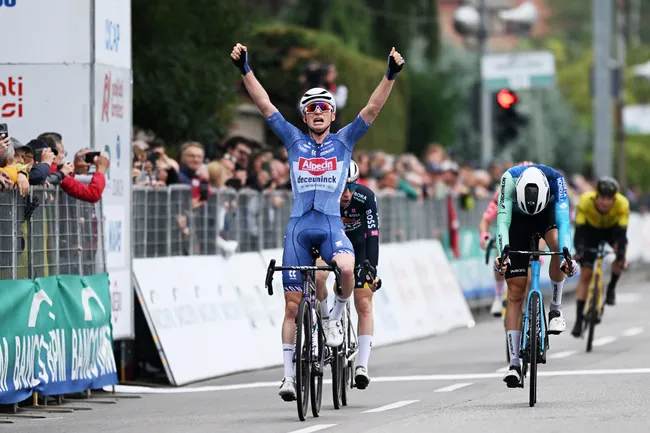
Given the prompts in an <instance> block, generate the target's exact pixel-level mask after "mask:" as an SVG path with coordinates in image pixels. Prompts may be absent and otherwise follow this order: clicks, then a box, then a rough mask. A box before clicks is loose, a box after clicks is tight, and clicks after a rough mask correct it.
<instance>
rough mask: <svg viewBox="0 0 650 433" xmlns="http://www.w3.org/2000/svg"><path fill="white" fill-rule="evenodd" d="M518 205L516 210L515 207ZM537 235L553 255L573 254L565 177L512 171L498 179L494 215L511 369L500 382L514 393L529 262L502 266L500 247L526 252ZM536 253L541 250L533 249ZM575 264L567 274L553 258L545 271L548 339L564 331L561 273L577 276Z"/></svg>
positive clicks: (539, 169)
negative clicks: (503, 280)
mask: <svg viewBox="0 0 650 433" xmlns="http://www.w3.org/2000/svg"><path fill="white" fill-rule="evenodd" d="M515 203H516V206H515ZM534 233H538V234H539V235H540V236H542V238H543V239H544V241H545V242H546V245H548V247H549V248H550V250H551V251H562V249H563V248H564V247H567V248H571V222H570V219H569V196H568V194H567V187H566V181H565V180H564V176H562V174H560V173H559V172H558V171H556V170H554V169H553V168H551V167H548V166H546V165H542V164H532V165H526V166H516V167H512V168H510V169H508V170H507V171H506V172H505V173H503V176H501V190H500V191H499V202H498V213H497V250H498V251H497V253H498V255H497V258H496V260H495V262H494V266H495V271H497V272H499V273H500V274H501V275H503V274H504V273H505V275H506V281H507V282H508V306H507V307H506V332H507V335H508V350H509V351H510V367H509V370H508V371H507V372H506V374H505V376H504V378H503V381H504V382H506V385H507V386H508V388H516V387H517V386H518V384H519V382H520V380H521V365H520V362H519V344H520V339H521V326H522V323H521V317H522V311H521V307H522V305H523V302H524V297H525V293H526V283H527V281H528V260H529V258H528V257H527V256H523V255H517V256H513V257H512V259H510V258H507V259H506V260H505V262H504V263H500V261H501V257H500V256H501V252H502V251H503V247H505V246H506V245H510V247H511V248H512V249H513V250H515V251H517V250H518V251H527V250H529V249H530V240H531V238H532V236H533V234H534ZM537 248H539V246H537ZM577 269H578V264H577V263H576V261H575V260H573V259H572V263H571V270H570V271H569V268H568V267H567V266H566V263H564V259H560V256H553V257H552V258H551V263H550V265H549V269H548V271H549V277H550V278H551V283H552V284H553V297H552V299H551V306H550V309H549V313H548V333H549V334H550V335H558V334H561V333H562V332H564V330H565V329H566V322H565V320H564V314H562V289H563V288H564V279H565V275H564V273H565V272H570V273H569V274H568V275H569V276H570V277H571V276H573V275H575V273H576V272H577Z"/></svg>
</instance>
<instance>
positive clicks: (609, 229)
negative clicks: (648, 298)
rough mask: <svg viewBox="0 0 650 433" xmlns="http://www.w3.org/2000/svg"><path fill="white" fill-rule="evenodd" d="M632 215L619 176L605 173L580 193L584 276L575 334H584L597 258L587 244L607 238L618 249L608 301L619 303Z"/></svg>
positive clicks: (577, 237)
mask: <svg viewBox="0 0 650 433" xmlns="http://www.w3.org/2000/svg"><path fill="white" fill-rule="evenodd" d="M629 219H630V202H629V200H628V199H627V197H625V196H624V195H623V194H621V193H620V192H619V186H618V182H617V181H616V179H614V178H611V177H609V176H605V177H602V178H600V179H599V180H598V183H597V184H596V190H595V191H587V192H585V193H583V194H582V195H581V196H580V199H579V200H578V207H577V208H576V222H575V224H576V232H575V240H574V241H575V243H574V245H575V248H576V251H577V254H576V256H577V260H578V262H579V263H580V280H579V281H578V287H577V289H576V323H575V325H574V326H573V330H572V331H571V335H573V336H574V337H580V336H581V335H582V319H583V316H582V315H583V312H584V308H585V299H586V298H587V290H588V287H589V282H590V281H591V275H592V271H593V266H594V260H595V259H596V253H595V252H592V251H584V249H585V248H594V249H595V248H598V244H599V243H600V241H602V240H604V241H606V242H607V243H608V244H610V245H611V246H612V247H614V249H615V250H616V260H615V261H614V262H613V263H612V279H611V280H610V281H609V284H608V286H607V296H606V298H605V302H606V303H607V305H614V304H615V303H616V292H615V288H616V283H617V282H618V279H619V277H620V276H621V273H622V272H623V270H625V269H626V268H627V263H626V261H625V251H626V248H627V225H628V222H629Z"/></svg>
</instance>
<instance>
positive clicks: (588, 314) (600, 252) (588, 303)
mask: <svg viewBox="0 0 650 433" xmlns="http://www.w3.org/2000/svg"><path fill="white" fill-rule="evenodd" d="M606 245H607V242H606V241H600V242H599V244H598V248H582V251H585V252H595V253H596V259H595V261H594V270H593V273H592V275H591V280H590V281H589V288H588V289H587V299H586V300H585V310H584V314H583V316H582V317H583V318H582V330H581V333H580V336H581V337H582V336H583V334H584V332H585V330H587V331H588V332H587V352H591V349H592V343H593V341H594V330H595V328H596V325H597V324H599V323H600V321H601V318H602V315H603V308H604V307H605V293H604V285H603V260H604V259H605V257H606V256H607V255H609V254H613V253H611V252H610V253H607V252H605V246H606Z"/></svg>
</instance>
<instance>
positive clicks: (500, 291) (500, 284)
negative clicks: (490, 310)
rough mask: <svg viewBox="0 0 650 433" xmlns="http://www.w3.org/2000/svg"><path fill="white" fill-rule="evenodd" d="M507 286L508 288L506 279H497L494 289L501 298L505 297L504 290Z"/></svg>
mask: <svg viewBox="0 0 650 433" xmlns="http://www.w3.org/2000/svg"><path fill="white" fill-rule="evenodd" d="M505 288H506V282H505V280H503V281H497V282H496V284H495V285H494V291H495V292H496V294H497V296H498V297H499V299H503V291H504V290H505Z"/></svg>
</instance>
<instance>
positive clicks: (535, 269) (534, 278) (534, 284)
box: [521, 254, 546, 356]
mask: <svg viewBox="0 0 650 433" xmlns="http://www.w3.org/2000/svg"><path fill="white" fill-rule="evenodd" d="M539 256H540V254H532V258H531V262H530V273H531V275H530V290H529V291H528V296H527V297H526V308H525V310H524V317H523V321H524V324H523V328H522V330H521V336H522V344H521V349H523V348H525V347H526V345H527V344H528V329H529V328H530V317H528V314H529V311H530V298H531V297H532V294H533V293H537V294H538V295H539V300H540V302H539V307H540V308H539V313H540V316H541V320H540V321H539V326H540V328H539V329H540V337H541V338H540V344H541V347H540V349H541V352H542V353H544V352H545V351H546V320H545V317H546V315H545V314H544V298H543V297H542V291H541V290H540V288H539V274H540V270H541V268H542V265H541V263H540V262H539ZM529 356H533V355H532V354H529Z"/></svg>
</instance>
